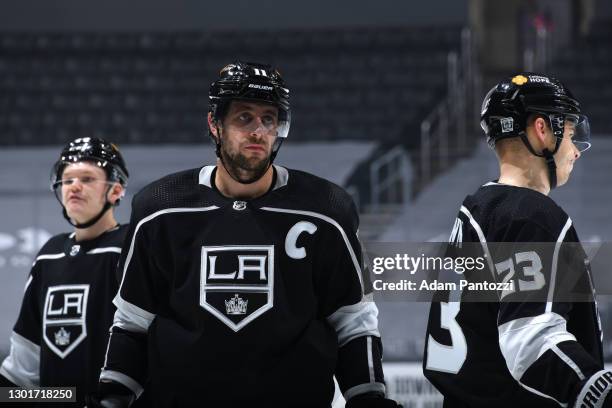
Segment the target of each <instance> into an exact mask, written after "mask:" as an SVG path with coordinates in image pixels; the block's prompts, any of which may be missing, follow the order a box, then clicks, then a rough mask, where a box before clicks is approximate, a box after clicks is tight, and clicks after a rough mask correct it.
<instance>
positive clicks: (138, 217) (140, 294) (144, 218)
mask: <svg viewBox="0 0 612 408" xmlns="http://www.w3.org/2000/svg"><path fill="white" fill-rule="evenodd" d="M143 200H144V198H143V197H142V196H141V195H137V196H136V197H135V198H134V200H133V203H132V215H131V219H130V226H129V229H128V232H127V236H126V240H125V243H124V248H123V250H122V252H121V257H120V260H119V264H118V269H119V273H120V275H121V284H120V287H119V291H118V293H117V295H116V296H115V299H114V300H113V303H114V304H115V306H116V307H117V310H116V312H115V317H114V320H113V325H112V327H111V329H110V337H109V344H108V349H107V353H106V358H105V362H104V367H103V369H102V373H101V375H100V381H101V382H109V381H114V382H117V383H119V384H121V385H123V386H125V387H127V388H128V389H130V390H131V391H132V392H133V393H134V394H135V395H136V396H139V395H140V394H141V393H142V392H143V390H144V383H145V379H146V375H147V363H146V362H147V337H146V334H147V331H148V329H149V326H150V325H151V323H152V322H153V319H154V318H155V316H156V314H157V313H158V307H159V303H158V301H157V300H158V299H161V298H162V297H161V296H160V295H159V289H158V288H159V287H160V286H161V284H160V283H159V281H160V279H161V275H160V273H159V269H158V267H157V265H156V258H155V254H154V245H155V240H154V239H153V238H154V237H155V232H154V220H155V216H156V213H152V214H147V213H146V212H145V211H144V205H143Z"/></svg>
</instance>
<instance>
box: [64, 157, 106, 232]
mask: <svg viewBox="0 0 612 408" xmlns="http://www.w3.org/2000/svg"><path fill="white" fill-rule="evenodd" d="M61 189H62V203H63V204H64V207H65V208H66V212H67V213H68V216H69V217H70V218H72V219H73V220H75V221H76V222H77V223H84V222H87V221H88V220H90V219H92V218H93V217H95V216H96V215H98V213H99V212H100V211H101V210H102V207H103V206H104V204H105V202H106V200H105V196H106V194H107V192H108V191H109V183H108V181H107V179H106V173H105V172H104V170H102V169H101V168H99V167H98V166H96V165H94V164H92V163H88V162H78V163H72V164H69V165H67V166H66V168H65V169H64V172H63V173H62V187H61Z"/></svg>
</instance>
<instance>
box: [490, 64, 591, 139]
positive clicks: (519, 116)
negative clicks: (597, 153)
mask: <svg viewBox="0 0 612 408" xmlns="http://www.w3.org/2000/svg"><path fill="white" fill-rule="evenodd" d="M531 114H541V115H542V116H545V117H547V118H549V124H550V127H551V129H552V131H553V134H554V135H555V136H556V137H558V138H560V137H561V138H562V137H563V129H564V124H565V121H566V120H571V121H573V122H575V124H576V132H575V135H574V138H573V141H574V143H576V145H577V147H578V149H579V150H580V151H584V150H586V149H588V148H589V147H590V145H591V143H590V132H589V128H588V119H587V117H586V116H584V115H583V114H582V112H581V109H580V103H579V102H578V100H577V99H576V98H574V96H573V95H572V93H571V92H570V90H569V89H567V88H566V87H565V86H564V85H563V84H562V83H561V82H560V81H558V80H557V79H555V78H550V77H547V76H544V75H540V74H534V73H531V72H526V73H521V74H518V75H515V76H513V77H511V78H508V79H506V80H504V81H502V82H500V83H499V84H497V85H495V86H494V87H493V88H491V90H490V91H489V93H487V95H486V96H485V98H484V101H483V103H482V110H481V116H480V126H481V127H482V129H483V130H484V132H485V134H486V136H487V142H488V143H489V145H490V146H491V147H493V146H495V143H496V142H497V141H498V140H500V139H504V138H507V137H516V136H519V137H520V136H521V134H522V133H524V132H525V128H526V127H527V118H528V117H529V116H530V115H531Z"/></svg>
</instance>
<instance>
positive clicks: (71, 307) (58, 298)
mask: <svg viewBox="0 0 612 408" xmlns="http://www.w3.org/2000/svg"><path fill="white" fill-rule="evenodd" d="M88 296H89V285H61V286H50V287H49V288H48V289H47V296H46V297H45V308H44V313H43V337H44V339H45V343H46V344H47V346H48V347H49V348H50V349H51V350H53V352H54V353H55V354H57V355H58V356H60V357H61V358H65V357H66V356H67V355H68V354H70V352H72V350H74V349H75V348H76V347H77V346H78V345H79V344H80V343H81V342H82V341H83V340H84V339H85V338H86V337H87V326H86V316H87V298H88Z"/></svg>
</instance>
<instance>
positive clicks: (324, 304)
mask: <svg viewBox="0 0 612 408" xmlns="http://www.w3.org/2000/svg"><path fill="white" fill-rule="evenodd" d="M209 101H210V112H209V114H208V126H209V129H210V136H211V137H212V139H213V141H214V143H215V145H216V153H217V163H216V165H215V166H204V167H201V168H196V169H192V170H187V171H183V172H180V173H177V174H172V175H169V176H167V177H165V178H162V179H161V180H159V181H156V182H154V183H152V184H151V185H149V186H147V187H145V188H144V189H143V190H142V191H140V192H139V193H138V194H137V195H136V197H135V198H134V201H133V206H132V224H131V227H130V231H129V233H128V239H127V240H126V248H125V251H124V253H123V254H122V257H121V261H120V269H121V272H122V273H123V280H122V283H121V287H120V290H119V293H118V295H117V297H116V299H115V304H116V306H117V313H116V315H115V323H114V326H113V328H112V334H111V337H110V342H109V349H108V353H107V357H106V363H105V367H104V369H103V371H102V374H101V377H100V380H101V385H100V394H99V396H98V397H97V398H92V403H91V404H90V406H105V405H103V404H104V403H105V404H107V405H106V406H116V407H120V406H124V407H125V406H128V405H129V403H130V401H131V400H132V399H133V398H134V396H137V395H139V394H140V392H141V391H142V389H143V380H144V378H146V377H147V376H148V379H149V380H150V382H151V392H152V400H153V401H154V406H155V407H193V406H202V407H204V406H206V407H222V406H223V407H244V406H261V407H276V406H282V407H308V408H317V407H326V408H328V407H330V406H331V401H332V397H333V395H334V382H333V376H334V375H336V377H337V379H338V382H339V384H340V387H341V389H342V391H343V393H344V397H345V398H346V399H347V400H348V403H347V407H349V408H357V407H372V408H376V407H395V406H397V404H396V403H395V402H393V401H391V400H389V399H385V397H384V396H385V385H384V379H383V372H382V365H381V354H382V349H381V341H380V335H379V331H378V322H377V313H378V311H377V308H376V305H375V304H374V303H373V301H372V294H371V288H370V283H369V281H368V276H367V275H366V274H364V271H363V265H362V257H361V248H360V244H359V241H358V239H357V227H358V217H357V212H356V209H355V206H354V204H353V202H352V200H351V198H350V196H349V195H348V194H347V193H346V192H345V191H344V190H342V189H341V188H340V187H338V186H336V185H334V184H332V183H330V182H328V181H326V180H323V179H321V178H318V177H315V176H313V175H311V174H308V173H304V172H301V171H296V170H289V169H286V168H284V167H281V166H278V165H273V164H272V163H273V161H274V158H275V156H276V154H277V153H278V150H279V147H280V145H281V143H282V141H283V140H284V139H285V138H286V137H287V134H288V132H289V124H290V122H291V116H290V107H289V91H288V89H286V88H285V85H284V82H283V79H282V78H281V76H280V74H279V73H278V71H276V70H275V69H274V68H272V67H271V66H269V65H262V64H254V63H243V62H236V63H232V64H230V65H227V66H226V67H225V68H223V69H222V70H221V72H220V77H219V79H218V80H217V81H215V82H213V84H212V85H211V88H210V99H209ZM99 399H101V401H102V404H100V405H98V404H99Z"/></svg>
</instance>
